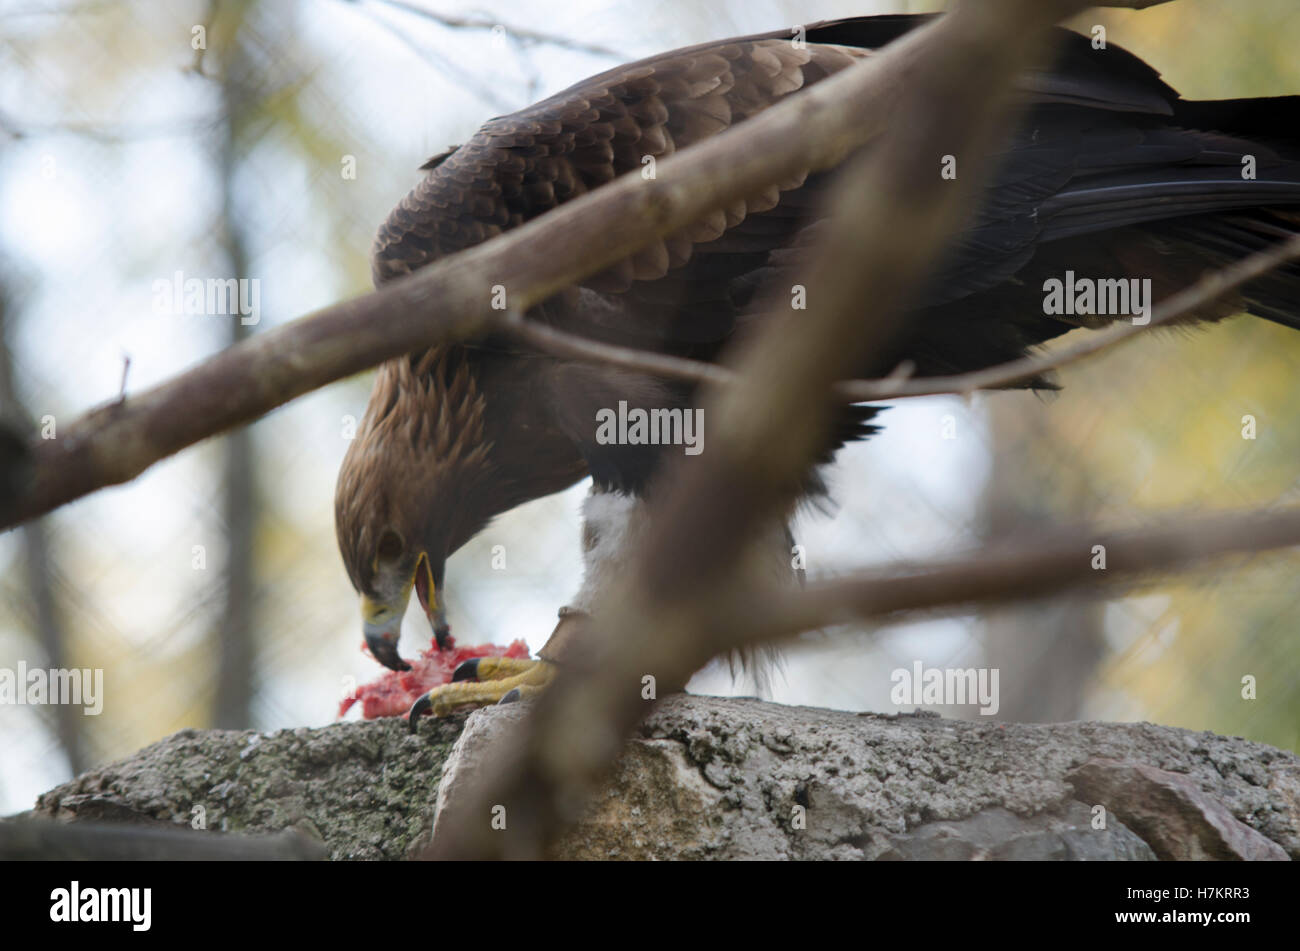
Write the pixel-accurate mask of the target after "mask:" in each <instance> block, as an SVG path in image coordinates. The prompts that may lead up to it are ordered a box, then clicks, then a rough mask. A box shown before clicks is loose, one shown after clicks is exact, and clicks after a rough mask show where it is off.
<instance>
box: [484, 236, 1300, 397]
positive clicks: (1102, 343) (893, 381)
mask: <svg viewBox="0 0 1300 951" xmlns="http://www.w3.org/2000/svg"><path fill="white" fill-rule="evenodd" d="M1297 259H1300V236H1297V237H1293V238H1290V239H1288V240H1286V241H1282V242H1279V243H1278V244H1277V245H1274V246H1273V247H1271V248H1265V249H1264V250H1263V251H1257V252H1255V253H1254V254H1251V255H1249V256H1248V257H1245V258H1242V259H1241V260H1240V261H1236V262H1233V263H1232V264H1230V265H1228V266H1227V267H1225V268H1223V269H1221V270H1219V271H1214V272H1211V273H1208V274H1206V275H1205V276H1204V277H1202V278H1200V279H1199V280H1198V281H1196V282H1195V283H1194V284H1191V285H1190V286H1188V287H1186V288H1184V289H1182V290H1181V291H1179V292H1178V293H1176V294H1173V295H1171V296H1170V297H1168V298H1166V299H1165V300H1163V301H1161V302H1160V304H1159V305H1157V306H1156V308H1155V309H1154V311H1153V312H1152V314H1151V319H1150V320H1149V321H1147V323H1145V324H1140V325H1138V324H1124V323H1119V324H1117V325H1116V326H1114V327H1109V328H1107V329H1106V330H1104V331H1098V332H1097V333H1095V334H1093V335H1091V336H1089V337H1087V338H1086V339H1083V340H1080V341H1079V342H1078V343H1076V344H1074V345H1072V346H1069V347H1063V348H1061V349H1058V350H1054V351H1050V352H1047V353H1041V354H1034V355H1032V356H1027V357H1022V358H1020V359H1018V360H1011V361H1008V362H1007V363H1000V364H998V365H997V366H992V367H987V368H985V369H983V370H974V371H972V372H970V373H958V374H953V375H951V376H928V377H923V378H921V379H915V380H913V379H908V378H907V376H906V375H900V374H897V373H896V374H894V375H892V376H890V377H887V378H884V379H879V380H841V381H839V382H838V383H836V384H835V386H834V388H833V389H834V392H835V395H836V398H837V399H839V400H840V401H842V402H845V403H873V402H877V401H879V400H886V399H888V400H893V399H903V398H905V397H915V396H939V395H945V394H966V393H971V392H974V391H975V390H990V389H1003V388H1006V387H1009V386H1011V385H1013V384H1016V383H1021V382H1024V381H1025V380H1032V379H1034V378H1035V377H1038V376H1042V375H1043V374H1044V373H1048V372H1051V371H1052V370H1057V369H1060V368H1061V367H1063V366H1066V365H1068V364H1071V363H1074V362H1076V361H1078V360H1082V359H1083V358H1084V357H1089V356H1092V355H1093V354H1096V353H1100V352H1101V351H1103V350H1108V349H1110V348H1111V347H1114V346H1115V345H1116V344H1119V343H1122V342H1124V341H1126V340H1129V339H1131V338H1133V337H1136V336H1137V335H1138V334H1141V333H1143V332H1146V331H1149V330H1152V329H1154V328H1156V327H1159V326H1161V325H1163V324H1169V323H1172V322H1174V321H1176V320H1178V319H1179V318H1181V317H1185V316H1187V315H1188V314H1191V313H1194V312H1195V311H1197V310H1199V309H1200V308H1202V307H1205V306H1207V305H1209V304H1211V303H1213V302H1214V301H1216V300H1217V299H1219V298H1220V297H1222V296H1223V295H1225V294H1228V293H1230V292H1232V291H1234V290H1236V289H1237V288H1239V287H1241V285H1243V284H1246V283H1248V282H1250V281H1253V280H1254V279H1255V278H1257V277H1261V276H1262V275H1264V274H1267V273H1268V272H1269V271H1271V270H1273V269H1274V268H1277V267H1281V266H1282V265H1283V264H1286V263H1287V262H1289V261H1294V260H1297ZM507 330H508V331H509V333H510V336H512V337H513V338H514V339H516V340H518V341H520V342H521V343H526V344H528V345H529V346H531V347H533V348H534V349H537V350H540V351H542V352H544V353H549V354H551V355H552V356H557V357H563V358H566V359H570V360H581V361H583V362H586V363H598V364H601V365H603V366H612V367H619V368H622V369H624V370H634V371H637V372H640V373H647V374H651V375H654V376H661V377H667V378H669V379H675V380H685V381H687V382H690V383H700V384H708V385H713V386H732V385H734V384H735V383H736V382H737V380H738V377H737V375H736V373H735V372H734V371H732V370H730V369H728V368H727V367H725V366H720V365H718V364H715V363H705V362H704V361H702V360H691V359H688V358H685V357H676V356H672V355H670V354H664V353H655V352H654V351H650V350H639V349H637V348H635V347H620V346H618V345H616V344H609V343H604V342H602V341H599V340H592V339H590V338H588V337H582V336H579V335H577V334H572V333H567V332H565V331H563V330H557V329H555V328H554V327H551V326H548V325H546V324H542V323H539V322H537V321H534V320H528V319H527V318H526V317H524V316H523V315H519V314H516V315H513V317H512V319H511V320H510V321H509V322H508V323H507Z"/></svg>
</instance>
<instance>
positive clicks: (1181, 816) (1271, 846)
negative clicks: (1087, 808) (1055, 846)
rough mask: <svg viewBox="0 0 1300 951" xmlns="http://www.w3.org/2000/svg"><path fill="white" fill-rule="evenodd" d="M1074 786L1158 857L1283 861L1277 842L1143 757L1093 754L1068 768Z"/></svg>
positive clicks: (1180, 777) (1189, 783)
mask: <svg viewBox="0 0 1300 951" xmlns="http://www.w3.org/2000/svg"><path fill="white" fill-rule="evenodd" d="M1070 782H1071V783H1072V784H1073V785H1074V788H1075V791H1076V792H1077V793H1078V794H1080V795H1082V796H1085V797H1087V798H1089V799H1092V800H1093V801H1094V802H1096V803H1097V804H1098V805H1100V806H1103V807H1106V808H1108V809H1110V811H1111V812H1113V813H1114V814H1115V815H1117V816H1119V818H1120V819H1121V820H1123V821H1124V822H1125V823H1126V824H1127V825H1129V826H1131V827H1132V828H1133V829H1135V830H1136V831H1137V832H1138V833H1139V834H1140V835H1141V836H1142V838H1143V839H1145V840H1146V842H1148V843H1149V844H1150V846H1151V848H1152V849H1154V850H1155V852H1156V855H1158V856H1159V857H1160V858H1162V859H1174V860H1189V859H1191V860H1196V859H1238V860H1242V859H1245V860H1273V861H1287V860H1289V858H1290V857H1289V856H1288V855H1287V854H1286V852H1285V851H1283V849H1282V847H1281V846H1279V845H1278V844H1277V843H1275V842H1272V841H1271V840H1269V839H1267V838H1265V837H1264V836H1263V835H1260V833H1258V832H1256V831H1255V830H1254V829H1252V828H1251V827H1250V826H1248V825H1246V824H1245V823H1244V822H1241V821H1240V820H1238V819H1236V818H1234V817H1233V815H1232V813H1230V812H1229V811H1228V810H1227V809H1226V808H1224V806H1223V804H1222V803H1220V802H1219V801H1218V800H1217V799H1215V798H1214V797H1213V796H1212V795H1210V794H1208V793H1206V792H1204V791H1202V790H1201V788H1200V787H1199V786H1197V785H1196V784H1195V783H1193V782H1192V781H1190V780H1189V779H1188V778H1187V777H1186V776H1181V775H1179V774H1178V773H1170V772H1167V771H1165V770H1163V769H1157V768H1155V767H1154V766H1145V765H1143V764H1142V763H1122V762H1117V761H1115V760H1110V759H1092V760H1089V761H1088V762H1086V763H1084V764H1083V765H1082V766H1080V767H1079V768H1078V769H1076V770H1074V771H1073V772H1071V773H1070Z"/></svg>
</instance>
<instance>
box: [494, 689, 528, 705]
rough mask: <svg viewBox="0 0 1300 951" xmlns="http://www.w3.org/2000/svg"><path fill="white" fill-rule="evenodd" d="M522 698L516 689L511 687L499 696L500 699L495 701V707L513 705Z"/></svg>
mask: <svg viewBox="0 0 1300 951" xmlns="http://www.w3.org/2000/svg"><path fill="white" fill-rule="evenodd" d="M523 696H524V695H523V694H522V693H520V692H519V688H518V687H512V688H510V689H509V690H507V691H506V692H505V693H504V694H502V695H501V699H500V700H498V701H497V706H501V704H503V703H514V702H516V701H518V700H522V699H523Z"/></svg>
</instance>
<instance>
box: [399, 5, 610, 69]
mask: <svg viewBox="0 0 1300 951" xmlns="http://www.w3.org/2000/svg"><path fill="white" fill-rule="evenodd" d="M378 2H380V3H384V4H387V5H388V6H390V7H393V8H394V9H397V10H403V11H405V12H407V13H414V14H415V15H417V16H421V17H424V18H425V19H426V20H432V21H433V22H434V23H440V24H442V25H443V26H445V27H449V28H451V29H453V30H495V29H497V28H498V27H500V28H501V29H503V30H505V31H506V35H507V36H511V37H513V38H515V39H516V40H522V41H523V42H526V43H541V44H545V45H546V46H554V47H557V48H559V49H565V50H573V51H574V52H576V53H590V54H591V55H592V56H608V57H612V58H614V59H625V58H626V57H625V56H624V54H622V53H620V52H619V51H618V50H616V49H613V48H611V47H608V46H601V45H600V44H599V43H586V42H583V41H582V40H576V39H574V38H573V37H570V36H561V35H560V34H558V33H546V32H544V31H542V30H530V29H527V28H525V27H520V26H514V25H512V24H509V23H502V22H501V21H500V20H490V19H488V18H486V17H464V16H453V15H451V14H449V13H439V12H438V11H437V10H430V9H429V8H428V7H423V6H420V5H419V4H417V3H411V2H409V0H378Z"/></svg>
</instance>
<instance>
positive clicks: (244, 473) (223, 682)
mask: <svg viewBox="0 0 1300 951" xmlns="http://www.w3.org/2000/svg"><path fill="white" fill-rule="evenodd" d="M254 6H255V4H249V3H242V2H237V3H222V4H219V5H215V8H216V9H217V10H218V11H219V15H220V16H221V17H222V18H223V21H224V22H222V23H221V25H220V29H219V30H217V29H214V30H213V31H212V32H213V34H214V38H216V37H219V38H216V39H215V42H216V43H217V44H218V48H217V52H218V53H219V54H220V58H219V63H220V69H221V79H220V82H221V102H222V114H223V116H224V121H223V122H222V124H221V126H220V128H219V130H218V134H219V135H220V137H221V140H220V143H219V151H218V153H217V162H218V163H219V172H220V176H221V191H222V207H221V217H220V220H219V221H217V222H216V228H215V230H216V234H217V235H219V236H220V241H221V244H222V251H223V252H224V255H225V258H226V261H227V262H228V266H229V274H230V276H232V277H234V278H237V279H239V280H244V279H247V278H250V274H249V273H248V272H249V265H248V248H247V243H246V237H245V234H244V231H243V229H242V228H241V226H240V222H239V221H238V214H237V212H236V203H235V194H234V192H235V178H236V174H237V172H238V167H239V161H240V155H239V145H238V138H239V133H240V130H241V129H242V128H246V126H247V120H248V118H249V116H248V113H249V112H250V111H252V110H254V109H255V108H256V106H255V103H256V101H257V100H256V97H255V96H254V95H253V91H252V90H251V89H249V88H248V87H247V86H246V85H245V84H246V83H249V82H252V81H253V80H252V77H254V76H257V75H258V72H257V70H256V69H253V68H252V64H251V63H250V62H249V57H248V53H249V51H248V48H247V46H246V44H247V43H248V42H249V40H250V37H249V31H248V30H247V29H245V25H246V22H247V20H248V14H249V12H250V11H251V10H252V8H253V7H254ZM226 320H227V325H226V326H227V328H228V336H227V343H228V345H230V346H233V345H235V344H237V343H239V342H240V341H241V340H243V339H245V338H246V337H248V336H249V333H250V331H251V325H249V324H245V323H244V322H243V320H242V319H240V317H239V316H237V315H231V316H230V317H228V318H226ZM252 432H253V430H252V427H240V428H239V429H236V430H234V431H233V432H231V433H229V434H228V435H227V436H226V437H225V438H224V440H223V447H222V448H223V451H224V453H225V459H224V461H223V465H222V486H223V489H224V492H223V495H222V515H223V520H224V522H225V529H226V561H225V569H224V573H223V584H224V589H225V590H224V595H223V598H224V603H223V605H222V612H221V623H220V625H219V626H218V628H217V633H216V637H217V643H216V644H215V645H214V646H215V648H216V654H217V657H218V663H217V692H216V702H215V709H214V711H213V723H214V725H215V726H217V727H222V728H226V729H244V728H246V727H248V726H250V725H251V723H252V701H253V685H254V671H253V655H254V653H255V643H254V641H255V639H254V625H255V623H256V618H255V612H254V598H255V595H256V574H255V571H254V566H255V563H256V557H257V551H256V538H255V529H256V525H257V520H258V512H257V507H258V503H257V492H256V478H255V467H256V449H255V447H254V445H253V436H252Z"/></svg>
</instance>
